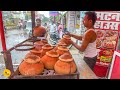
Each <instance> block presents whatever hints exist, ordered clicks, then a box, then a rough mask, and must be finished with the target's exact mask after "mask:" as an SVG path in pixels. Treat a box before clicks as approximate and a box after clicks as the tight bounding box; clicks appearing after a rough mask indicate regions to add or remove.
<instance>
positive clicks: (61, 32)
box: [58, 23, 64, 38]
mask: <svg viewBox="0 0 120 90" xmlns="http://www.w3.org/2000/svg"><path fill="white" fill-rule="evenodd" d="M63 30H64V27H63V24H60V23H58V34H59V37H60V38H62V35H63Z"/></svg>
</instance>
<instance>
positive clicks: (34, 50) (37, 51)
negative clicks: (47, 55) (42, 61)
mask: <svg viewBox="0 0 120 90" xmlns="http://www.w3.org/2000/svg"><path fill="white" fill-rule="evenodd" d="M30 53H31V54H34V55H37V56H39V57H40V55H41V50H38V49H32V50H30Z"/></svg>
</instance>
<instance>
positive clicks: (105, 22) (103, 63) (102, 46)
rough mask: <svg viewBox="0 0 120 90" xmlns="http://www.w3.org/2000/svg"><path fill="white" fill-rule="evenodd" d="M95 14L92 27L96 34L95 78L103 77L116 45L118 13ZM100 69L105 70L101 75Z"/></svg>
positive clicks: (119, 21)
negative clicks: (95, 19) (95, 18)
mask: <svg viewBox="0 0 120 90" xmlns="http://www.w3.org/2000/svg"><path fill="white" fill-rule="evenodd" d="M96 14H97V21H96V23H95V26H94V27H95V30H96V33H97V40H96V47H97V49H98V57H97V62H96V66H95V68H94V72H95V74H96V75H97V76H100V77H105V75H106V73H107V69H108V66H109V65H110V63H111V61H112V56H113V52H114V50H116V46H117V43H118V28H119V24H120V12H115V11H113V12H112V11H103V12H102V11H96ZM101 67H104V68H105V69H106V71H105V72H104V73H102V71H104V70H103V68H101ZM101 73H102V74H101Z"/></svg>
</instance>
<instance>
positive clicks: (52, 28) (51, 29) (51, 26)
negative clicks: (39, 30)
mask: <svg viewBox="0 0 120 90" xmlns="http://www.w3.org/2000/svg"><path fill="white" fill-rule="evenodd" d="M54 32H56V25H55V23H54V22H52V23H51V25H50V31H49V33H50V34H52V33H54Z"/></svg>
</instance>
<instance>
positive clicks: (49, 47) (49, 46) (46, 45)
mask: <svg viewBox="0 0 120 90" xmlns="http://www.w3.org/2000/svg"><path fill="white" fill-rule="evenodd" d="M42 48H43V49H52V48H53V47H52V46H51V45H50V44H45V45H44V46H42Z"/></svg>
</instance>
